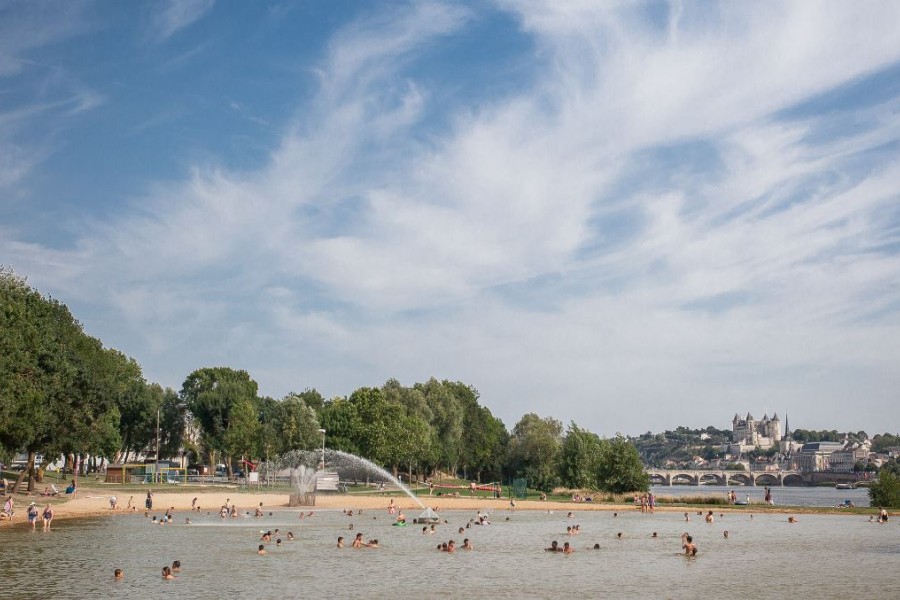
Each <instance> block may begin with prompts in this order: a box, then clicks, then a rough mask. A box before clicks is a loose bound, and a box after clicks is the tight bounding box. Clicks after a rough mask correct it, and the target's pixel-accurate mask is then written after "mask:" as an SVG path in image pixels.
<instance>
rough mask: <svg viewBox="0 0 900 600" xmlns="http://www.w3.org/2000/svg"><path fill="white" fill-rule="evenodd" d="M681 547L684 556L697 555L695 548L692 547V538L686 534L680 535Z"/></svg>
mask: <svg viewBox="0 0 900 600" xmlns="http://www.w3.org/2000/svg"><path fill="white" fill-rule="evenodd" d="M681 547H682V548H683V549H684V554H685V556H696V555H697V546H695V545H694V538H692V537H691V536H690V535H688V534H687V533H682V534H681Z"/></svg>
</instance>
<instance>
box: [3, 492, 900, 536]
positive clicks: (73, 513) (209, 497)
mask: <svg viewBox="0 0 900 600" xmlns="http://www.w3.org/2000/svg"><path fill="white" fill-rule="evenodd" d="M113 492H115V490H106V489H94V488H92V489H82V490H79V491H78V497H76V498H69V499H63V500H62V501H60V499H53V500H51V502H50V503H51V504H52V506H53V512H54V516H53V519H54V521H55V520H57V519H60V520H68V519H76V518H88V517H103V516H113V515H123V514H141V515H143V513H144V512H146V509H145V508H144V500H145V498H146V493H145V492H137V493H132V492H128V493H119V494H114V493H113ZM113 495H115V496H116V497H117V499H118V504H119V508H118V509H116V510H112V509H110V507H109V499H110V497H111V496H113ZM129 498H130V499H131V501H132V506H133V507H135V508H136V510H130V509H127V508H126V506H127V504H128V501H129ZM194 498H196V499H197V505H198V506H199V507H200V508H201V511H202V512H209V511H218V510H219V508H220V507H221V506H223V505H224V504H225V503H226V502H227V501H233V502H231V503H232V504H236V505H237V506H238V509H239V510H240V511H242V512H245V511H250V512H252V511H254V510H255V509H256V508H257V507H258V506H259V505H260V503H261V504H262V508H263V510H264V511H266V512H269V511H275V510H279V511H281V510H285V509H288V508H289V507H288V501H289V494H288V493H286V492H280V493H270V492H248V491H242V490H239V489H232V490H226V491H220V490H216V491H170V490H165V491H160V492H154V494H153V507H154V508H153V509H152V510H151V511H149V512H150V513H151V514H154V513H155V514H162V513H164V512H165V511H166V510H167V509H169V508H174V512H177V513H187V514H190V513H191V512H192V511H191V503H192V501H193V500H194ZM391 499H393V500H394V504H395V505H396V506H397V507H398V508H400V509H402V510H404V511H406V512H407V514H408V515H409V517H410V518H414V517H415V515H416V512H415V511H418V510H421V508H420V507H419V505H418V504H416V503H415V502H413V501H412V499H410V498H409V497H407V496H397V495H387V496H384V495H381V494H338V495H320V496H318V497H317V498H316V505H315V506H309V507H290V510H297V511H300V510H303V511H317V510H346V509H352V510H354V511H356V510H359V509H364V510H380V509H384V510H386V509H387V506H388V503H389V502H390V500H391ZM419 499H420V500H421V501H422V503H423V504H425V505H426V506H429V507H431V508H434V509H436V510H438V511H441V510H457V511H467V510H470V511H476V510H479V509H487V510H492V511H504V512H518V511H526V512H535V511H540V512H548V511H555V512H560V511H561V512H569V511H571V512H585V511H605V512H622V513H627V512H633V511H635V512H636V511H638V510H639V508H640V507H639V506H635V505H634V504H631V503H622V504H607V503H590V502H560V501H552V500H545V501H541V500H517V501H516V508H515V511H509V500H507V499H502V498H501V499H493V498H471V497H469V498H467V497H459V498H455V497H445V496H420V497H419ZM48 500H50V499H49V498H46V497H42V496H28V495H23V494H17V497H14V501H15V511H16V514H15V518H14V519H13V520H12V521H9V520H5V519H4V520H2V521H0V527H8V526H18V525H24V526H27V524H28V522H27V519H26V517H25V510H26V508H27V507H28V505H29V504H30V503H31V502H34V503H35V504H36V505H37V506H39V507H41V506H44V505H45V504H47V501H48ZM701 509H702V510H703V511H709V510H711V511H713V513H748V512H749V513H758V514H764V513H774V514H797V515H811V514H834V515H845V516H852V515H866V514H869V513H870V512H871V513H872V514H874V513H875V512H877V510H878V509H877V508H876V507H857V508H854V509H842V508H836V507H827V506H822V507H816V506H771V505H764V504H758V505H756V504H754V505H750V507H734V506H731V505H717V504H691V505H679V506H675V505H667V504H657V506H656V509H655V512H665V513H670V512H677V513H684V512H689V513H691V512H693V513H695V514H696V512H698V511H700V510H701ZM889 514H891V515H895V514H898V513H897V511H893V512H892V511H889Z"/></svg>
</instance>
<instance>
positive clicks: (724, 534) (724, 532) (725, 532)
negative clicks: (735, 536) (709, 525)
mask: <svg viewBox="0 0 900 600" xmlns="http://www.w3.org/2000/svg"><path fill="white" fill-rule="evenodd" d="M722 535H723V536H724V537H725V539H726V540H727V539H728V530H727V529H726V530H725V531H723V532H722Z"/></svg>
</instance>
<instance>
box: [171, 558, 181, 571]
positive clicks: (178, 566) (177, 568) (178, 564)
mask: <svg viewBox="0 0 900 600" xmlns="http://www.w3.org/2000/svg"><path fill="white" fill-rule="evenodd" d="M172 572H173V573H180V572H181V561H180V560H176V561H174V562H173V563H172Z"/></svg>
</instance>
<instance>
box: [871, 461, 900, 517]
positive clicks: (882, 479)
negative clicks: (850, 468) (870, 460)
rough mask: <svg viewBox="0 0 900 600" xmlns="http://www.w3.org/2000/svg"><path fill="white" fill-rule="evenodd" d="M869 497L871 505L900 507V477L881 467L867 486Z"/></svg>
mask: <svg viewBox="0 0 900 600" xmlns="http://www.w3.org/2000/svg"><path fill="white" fill-rule="evenodd" d="M869 498H870V500H871V503H872V506H883V507H887V508H900V477H897V476H896V475H894V474H893V473H891V472H889V471H886V470H885V469H882V470H881V472H880V473H879V474H878V481H874V482H872V484H871V485H870V486H869Z"/></svg>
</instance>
